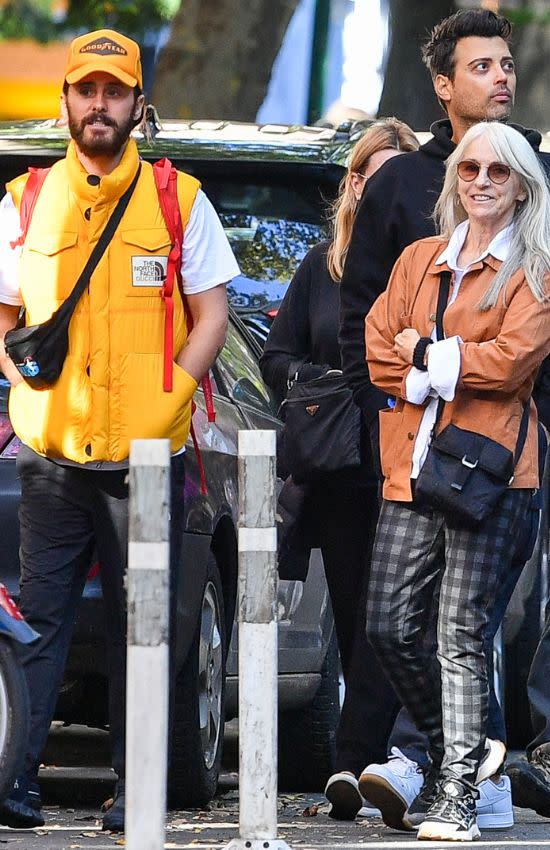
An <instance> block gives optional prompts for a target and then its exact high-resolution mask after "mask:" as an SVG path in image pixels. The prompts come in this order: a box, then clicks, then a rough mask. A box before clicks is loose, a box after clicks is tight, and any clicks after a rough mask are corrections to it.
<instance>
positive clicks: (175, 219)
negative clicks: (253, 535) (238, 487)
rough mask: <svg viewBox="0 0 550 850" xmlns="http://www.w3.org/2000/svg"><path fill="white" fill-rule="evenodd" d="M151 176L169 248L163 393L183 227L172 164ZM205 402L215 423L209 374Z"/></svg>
mask: <svg viewBox="0 0 550 850" xmlns="http://www.w3.org/2000/svg"><path fill="white" fill-rule="evenodd" d="M153 175H154V178H155V186H156V187H157V194H158V199H159V205H160V208H161V211H162V215H163V218H164V223H165V224H166V229H167V230H168V233H169V235H170V241H171V242H172V247H171V249H170V253H169V254H168V267H167V269H166V278H165V280H164V284H163V287H162V292H161V296H162V298H163V300H164V304H165V306H166V313H165V316H164V377H163V389H164V391H165V392H172V385H173V383H172V376H173V370H174V278H175V279H176V281H177V285H178V288H179V292H180V296H181V300H182V301H183V303H184V305H185V304H186V301H187V299H186V296H185V293H184V291H183V281H182V279H181V257H182V249H183V224H182V220H181V211H180V205H179V201H178V174H177V171H176V169H175V168H174V166H173V165H172V163H171V162H170V160H169V159H168V158H167V157H164V158H163V159H161V160H159V161H158V162H155V164H154V165H153ZM185 319H186V322H187V332H188V333H190V332H191V329H192V327H193V317H192V315H191V311H190V310H189V309H188V308H187V309H186V310H185ZM201 386H202V391H203V395H204V402H205V405H206V415H207V417H208V421H209V422H215V421H216V411H215V408H214V397H213V393H212V382H211V380H210V375H209V374H208V373H207V374H206V375H204V377H203V378H202V380H201ZM195 410H196V405H195V402H192V408H191V425H190V433H191V440H192V441H193V448H194V450H195V455H196V457H197V466H198V470H199V478H200V486H201V493H202V494H203V495H207V493H208V487H207V484H206V474H205V471H204V463H203V460H202V453H201V450H200V446H199V442H198V440H197V435H196V432H195V426H194V424H193V414H194V413H195Z"/></svg>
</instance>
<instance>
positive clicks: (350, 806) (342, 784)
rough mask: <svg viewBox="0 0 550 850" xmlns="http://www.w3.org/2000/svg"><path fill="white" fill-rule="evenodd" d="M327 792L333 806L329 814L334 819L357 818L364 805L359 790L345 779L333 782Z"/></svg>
mask: <svg viewBox="0 0 550 850" xmlns="http://www.w3.org/2000/svg"><path fill="white" fill-rule="evenodd" d="M325 794H326V798H327V800H328V801H329V803H330V804H331V806H332V808H331V810H330V812H329V813H328V816H329V818H333V819H334V820H355V818H356V817H357V815H358V813H359V811H360V810H361V808H362V806H363V800H362V799H361V795H360V794H359V792H358V791H357V790H356V789H355V788H354V787H353V785H351V783H349V782H346V781H345V780H341V781H339V782H333V783H332V784H331V785H330V786H329V787H328V788H326V789H325Z"/></svg>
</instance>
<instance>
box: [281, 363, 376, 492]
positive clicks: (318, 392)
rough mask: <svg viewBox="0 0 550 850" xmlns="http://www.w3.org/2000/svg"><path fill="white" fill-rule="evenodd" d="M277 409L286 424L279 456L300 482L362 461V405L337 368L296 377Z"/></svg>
mask: <svg viewBox="0 0 550 850" xmlns="http://www.w3.org/2000/svg"><path fill="white" fill-rule="evenodd" d="M279 414H280V416H281V418H282V419H283V420H284V423H285V424H284V427H283V429H282V431H281V433H280V435H279V444H278V449H277V456H278V465H279V469H280V471H281V474H283V475H284V477H286V476H287V475H292V477H293V479H294V481H295V482H296V483H302V482H304V481H312V480H314V479H315V478H316V477H318V476H319V475H324V474H326V473H333V472H338V471H340V470H343V469H348V470H349V469H351V468H353V467H357V466H359V464H360V463H361V411H360V410H359V408H358V407H357V405H356V404H355V402H354V401H353V395H352V392H351V390H350V388H349V386H348V383H347V381H346V379H345V378H344V376H343V375H342V372H341V371H340V370H339V369H331V370H329V371H328V372H327V373H326V374H325V375H321V376H320V377H318V378H312V379H311V380H310V381H297V380H296V381H294V383H293V384H292V386H291V387H290V389H289V391H288V395H287V397H286V399H285V400H284V401H283V403H282V404H281V407H280V410H279Z"/></svg>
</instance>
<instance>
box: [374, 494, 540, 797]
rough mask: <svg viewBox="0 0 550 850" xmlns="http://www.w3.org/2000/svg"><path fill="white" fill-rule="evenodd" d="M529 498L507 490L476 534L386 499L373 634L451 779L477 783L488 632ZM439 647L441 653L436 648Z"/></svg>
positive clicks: (376, 562)
mask: <svg viewBox="0 0 550 850" xmlns="http://www.w3.org/2000/svg"><path fill="white" fill-rule="evenodd" d="M529 498H530V491H528V490H509V491H508V492H507V493H506V494H505V496H504V498H503V500H502V501H501V503H500V507H499V510H498V512H495V514H494V515H492V516H491V517H489V518H488V519H487V520H486V521H485V522H484V523H482V524H481V525H480V526H478V527H477V528H475V529H471V528H454V527H452V525H451V524H450V523H449V522H448V521H447V520H446V519H445V517H444V516H443V514H441V513H439V512H438V511H433V510H431V509H424V508H423V507H420V506H417V505H414V503H413V504H408V503H403V502H389V501H384V502H383V505H382V510H381V513H380V518H379V521H378V528H377V532H376V540H375V543H374V551H373V556H372V563H371V573H370V580H369V589H368V599H367V624H368V625H367V634H368V637H369V640H370V641H371V643H372V644H373V646H374V649H375V651H376V653H377V654H378V656H379V657H380V660H381V662H382V664H383V665H384V668H385V670H386V673H387V675H388V677H389V678H390V680H391V682H392V684H393V686H394V688H395V690H396V692H397V694H398V695H399V697H400V699H401V700H402V702H403V704H404V705H405V706H406V707H407V708H408V709H409V711H410V713H411V715H412V717H413V718H414V720H415V722H416V724H417V725H418V727H419V729H421V730H422V731H423V732H425V733H426V734H427V735H428V738H429V742H430V756H431V758H432V761H433V763H434V764H435V765H436V766H439V765H441V769H442V771H443V772H444V773H445V774H446V775H450V776H453V777H455V778H457V779H462V780H463V781H466V782H468V783H473V782H474V779H475V775H476V772H477V767H478V763H479V760H480V758H481V755H482V752H483V745H484V741H485V737H486V722H487V696H488V689H487V673H486V663H485V656H484V652H483V641H484V633H485V629H486V626H487V623H488V621H489V618H490V616H491V611H492V606H493V601H494V597H495V591H496V588H497V586H498V582H499V580H500V579H501V577H503V576H504V575H505V574H506V570H507V569H508V567H509V565H510V559H511V554H512V551H513V541H514V539H515V538H516V537H517V534H518V531H519V528H520V527H521V522H522V521H523V520H524V517H525V513H526V510H527V505H528V503H529ZM436 643H437V656H436V654H435V653H434V649H433V648H434V646H435V644H436Z"/></svg>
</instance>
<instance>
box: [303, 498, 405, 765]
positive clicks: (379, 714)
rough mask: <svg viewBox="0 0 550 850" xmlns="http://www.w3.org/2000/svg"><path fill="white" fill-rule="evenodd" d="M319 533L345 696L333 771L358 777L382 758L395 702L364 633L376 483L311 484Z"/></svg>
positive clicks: (375, 509) (375, 512) (376, 511)
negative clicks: (366, 484) (340, 771)
mask: <svg viewBox="0 0 550 850" xmlns="http://www.w3.org/2000/svg"><path fill="white" fill-rule="evenodd" d="M311 510H312V514H311V516H312V518H315V524H316V528H317V531H318V538H319V541H320V546H321V551H322V554H323V561H324V565H325V574H326V578H327V584H328V589H329V593H330V599H331V603H332V610H333V613H334V623H335V626H336V635H337V637H338V645H339V649H340V657H341V661H342V669H343V673H344V682H345V685H346V694H345V699H344V704H343V706H342V713H341V716H340V723H339V726H338V731H337V735H336V765H335V767H336V770H350V771H352V773H354V774H355V775H356V776H359V774H360V773H361V771H362V770H363V768H364V767H365V765H367V764H369V763H370V762H373V761H374V762H378V761H385V760H386V746H387V740H388V735H389V733H390V730H391V728H392V725H393V722H394V719H395V716H396V714H397V711H398V710H399V702H398V700H397V697H396V695H395V693H394V690H393V688H392V686H391V685H390V683H389V681H388V679H387V677H386V676H385V675H384V673H383V672H382V670H381V668H380V665H379V662H378V660H377V658H376V656H375V654H374V651H373V649H372V647H371V646H370V644H369V643H368V641H367V637H366V632H365V600H366V588H367V582H368V576H369V570H370V555H371V550H372V544H373V540H374V534H375V531H376V521H377V517H378V491H377V488H376V486H373V487H366V486H358V485H357V486H355V485H349V486H346V485H344V484H338V485H334V486H331V485H330V484H329V485H323V486H316V487H312V490H311Z"/></svg>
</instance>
